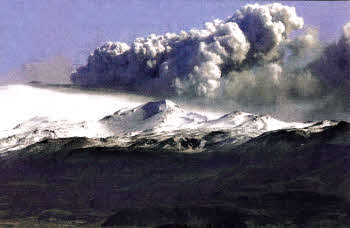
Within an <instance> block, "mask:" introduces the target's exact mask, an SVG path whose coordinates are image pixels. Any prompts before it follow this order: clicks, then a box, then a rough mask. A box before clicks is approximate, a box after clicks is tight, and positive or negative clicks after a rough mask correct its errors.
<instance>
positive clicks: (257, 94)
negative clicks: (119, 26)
mask: <svg viewBox="0 0 350 228" xmlns="http://www.w3.org/2000/svg"><path fill="white" fill-rule="evenodd" d="M296 30H300V31H301V32H299V33H298V34H299V35H298V36H291V34H292V33H293V31H296ZM343 30H344V32H343V33H344V34H343V36H342V38H341V39H340V40H339V41H338V42H336V43H333V44H330V45H325V44H322V43H321V42H320V41H319V39H318V31H317V29H313V28H309V27H307V28H306V29H305V28H304V21H303V18H302V17H300V16H298V14H297V12H296V9H295V8H294V7H289V6H285V5H282V4H280V3H273V4H265V5H260V4H247V5H245V6H243V7H242V8H240V9H239V10H237V11H236V12H235V13H234V14H233V15H232V16H231V17H229V18H228V19H227V20H220V19H216V20H214V21H212V22H207V23H206V24H205V27H204V28H203V29H192V30H190V31H182V32H180V33H179V34H174V33H166V34H164V35H155V34H151V35H149V36H148V37H145V38H137V39H136V40H135V41H134V42H133V43H131V44H130V45H129V44H126V43H121V42H108V43H106V44H104V45H102V46H101V47H98V48H97V49H96V50H95V51H94V52H93V53H92V54H90V56H89V57H88V60H87V64H86V65H85V66H82V67H80V68H78V69H77V70H76V71H75V72H74V73H73V74H72V75H71V80H72V82H73V83H75V84H78V85H82V86H93V87H109V88H115V89H120V90H123V91H132V92H136V93H141V94H146V95H155V96H161V97H171V99H173V98H180V99H181V98H184V99H185V98H186V99H187V100H191V101H195V100H198V99H202V101H203V100H204V101H206V102H207V103H208V104H214V103H215V102H217V103H218V104H222V103H225V105H226V106H235V107H238V108H241V107H249V106H252V105H258V106H260V107H263V108H264V109H265V111H266V110H267V112H268V113H270V114H273V113H275V114H276V115H275V116H277V117H279V118H282V119H286V118H287V119H290V115H291V110H292V111H293V112H294V114H293V117H294V118H293V119H298V120H301V119H303V120H304V119H305V118H306V119H308V118H317V116H319V114H320V113H321V112H322V111H320V109H322V107H326V103H327V102H326V101H329V102H331V101H332V100H334V99H335V100H337V98H338V97H339V96H343V94H344V93H343V91H344V88H345V87H346V86H344V83H343V82H344V81H349V80H350V76H349V70H350V68H349V63H350V58H349V56H350V24H347V25H345V26H344V29H343ZM345 84H346V83H345ZM338 85H342V86H341V87H342V89H341V91H340V92H332V89H330V88H332V87H339V86H338ZM347 85H350V83H348V84H347ZM345 90H346V88H345ZM347 90H349V88H348V89H347ZM339 94H341V95H339ZM298 102H299V104H297V103H298ZM344 102H345V101H344ZM344 102H340V103H339V101H337V102H336V103H337V104H338V106H344ZM268 105H272V106H274V107H272V108H271V107H269V106H268ZM214 106H215V105H214ZM286 106H288V107H286ZM300 107H301V108H300ZM298 109H300V111H299V113H297V112H298V111H297V110H298ZM246 111H253V112H256V110H254V108H252V109H249V108H248V109H246ZM258 111H259V110H258ZM318 112H320V113H318ZM285 116H287V117H286V118H284V117H285ZM315 116H316V117H315ZM321 116H322V115H321ZM322 117H323V116H322Z"/></svg>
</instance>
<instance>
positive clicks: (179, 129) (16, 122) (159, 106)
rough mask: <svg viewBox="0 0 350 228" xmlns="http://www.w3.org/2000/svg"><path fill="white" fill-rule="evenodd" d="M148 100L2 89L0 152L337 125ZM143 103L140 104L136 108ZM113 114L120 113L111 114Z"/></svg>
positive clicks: (235, 135)
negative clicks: (206, 111) (47, 141)
mask: <svg viewBox="0 0 350 228" xmlns="http://www.w3.org/2000/svg"><path fill="white" fill-rule="evenodd" d="M130 99H133V100H130ZM146 100H147V99H145V98H140V97H138V98H137V99H136V98H135V97H130V96H126V95H124V96H122V95H119V96H112V95H108V96H106V95H97V94H83V93H66V92H60V91H55V90H49V89H41V88H33V87H31V86H25V85H14V86H7V87H0V104H1V116H0V117H1V118H0V152H5V151H9V150H15V149H19V148H23V147H25V146H28V145H31V144H33V143H35V142H38V141H41V140H42V139H44V138H63V137H74V136H80V137H89V138H106V137H110V136H118V137H119V138H118V140H119V141H120V143H123V142H129V141H130V140H131V141H132V138H133V137H135V136H138V135H142V136H146V137H149V136H150V137H158V136H169V137H170V136H173V137H175V136H176V135H179V134H186V135H192V136H196V135H197V136H198V135H201V134H202V133H203V132H210V131H213V130H218V129H219V130H226V131H229V132H231V135H232V136H233V138H236V139H238V141H239V140H240V139H241V141H242V140H243V141H244V140H246V139H247V138H252V137H256V136H258V135H260V134H262V133H264V132H267V131H273V130H278V129H285V128H301V129H305V130H306V131H314V132H316V131H321V130H322V129H323V128H324V127H326V126H331V125H334V124H336V122H332V121H323V122H318V123H316V122H308V123H287V122H283V121H280V120H277V119H274V118H272V117H270V116H267V115H254V114H250V113H246V112H237V111H236V112H232V113H229V114H226V115H224V116H221V117H219V118H216V119H211V118H208V116H206V115H203V113H201V114H198V113H195V112H186V111H184V110H182V109H181V108H180V107H179V106H178V105H177V104H175V103H174V102H172V101H170V100H159V101H153V102H147V103H145V101H146ZM142 101H143V102H144V104H142V105H140V104H141V103H142ZM130 107H131V108H130ZM115 110H119V111H117V112H115V113H114V114H112V115H109V114H111V113H113V112H114V111H115ZM202 135H203V134H202ZM232 143H235V144H237V143H239V142H237V140H235V142H233V141H232Z"/></svg>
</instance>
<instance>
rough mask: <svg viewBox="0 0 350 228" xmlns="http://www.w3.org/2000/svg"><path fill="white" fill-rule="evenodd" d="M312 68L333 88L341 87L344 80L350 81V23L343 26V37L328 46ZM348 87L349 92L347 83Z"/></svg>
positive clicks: (349, 86)
mask: <svg viewBox="0 0 350 228" xmlns="http://www.w3.org/2000/svg"><path fill="white" fill-rule="evenodd" d="M310 68H311V71H312V72H313V73H314V74H317V75H318V76H319V77H320V78H321V79H322V80H324V81H325V82H326V83H328V84H330V85H332V86H336V87H339V86H341V84H342V83H343V82H344V80H346V81H348V82H349V81H350V23H347V24H346V25H344V26H343V34H342V37H341V38H340V39H339V40H338V41H337V42H334V43H332V44H330V45H328V46H327V47H326V48H325V49H324V50H323V52H322V54H321V55H320V56H319V57H318V58H317V59H316V60H315V61H314V62H312V63H311V64H310ZM345 86H346V85H345ZM347 86H348V88H347V90H349V89H350V84H349V83H347Z"/></svg>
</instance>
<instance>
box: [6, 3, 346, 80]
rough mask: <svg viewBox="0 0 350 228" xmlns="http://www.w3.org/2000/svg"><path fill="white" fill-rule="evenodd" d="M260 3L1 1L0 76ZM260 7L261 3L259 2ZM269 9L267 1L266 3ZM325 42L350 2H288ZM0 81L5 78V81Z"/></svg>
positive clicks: (80, 59)
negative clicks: (46, 60) (35, 63)
mask: <svg viewBox="0 0 350 228" xmlns="http://www.w3.org/2000/svg"><path fill="white" fill-rule="evenodd" d="M254 2H257V1H233V0H169V1H165V0H147V1H146V0H127V1H126V0H74V1H73V0H2V1H0V75H6V73H7V72H9V71H11V70H14V69H16V68H19V67H21V65H23V64H25V63H30V62H35V61H40V60H45V59H48V58H52V57H55V56H58V55H60V56H64V57H66V58H68V59H69V60H70V61H72V62H73V63H75V64H84V63H85V60H86V58H87V56H88V54H89V53H90V52H91V51H93V50H94V49H95V48H96V47H97V46H99V45H101V44H103V43H104V42H107V41H122V42H127V43H130V42H131V41H132V40H134V39H135V38H136V37H140V36H147V35H149V34H152V33H156V34H164V33H166V32H179V31H181V30H189V29H191V28H201V27H202V26H203V25H204V23H205V22H207V21H212V20H214V19H216V18H220V19H225V18H227V17H229V16H232V15H233V13H234V12H235V11H236V10H237V9H239V8H240V7H241V6H243V5H244V4H247V3H254ZM260 3H261V2H260ZM264 3H268V1H264ZM281 3H283V4H286V5H289V6H295V7H296V9H297V13H298V14H299V15H300V16H302V17H303V18H304V21H305V25H306V26H311V27H314V28H318V29H319V30H320V39H321V40H323V41H326V42H330V41H332V40H335V39H336V38H337V37H339V35H340V34H341V28H342V26H343V25H344V24H345V23H346V22H349V21H350V18H349V15H350V2H341V1H330V2H327V1H322V2H319V1H305V2H304V1H303V2H301V1H286V2H281ZM0 77H1V76H0Z"/></svg>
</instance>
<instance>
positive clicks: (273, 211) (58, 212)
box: [0, 122, 350, 227]
mask: <svg viewBox="0 0 350 228" xmlns="http://www.w3.org/2000/svg"><path fill="white" fill-rule="evenodd" d="M86 144H91V139H87V138H64V139H47V140H43V141H41V142H39V143H36V144H34V145H31V146H28V147H26V148H24V149H22V150H19V151H12V152H11V153H9V154H8V155H7V156H4V157H2V158H1V160H0V180H1V181H0V217H1V219H3V220H11V219H25V218H33V219H34V221H52V219H55V220H56V221H78V220H79V221H80V222H81V224H84V226H87V225H88V224H101V225H102V226H149V227H156V226H161V225H166V224H173V223H177V224H178V225H179V226H180V225H188V226H204V225H211V226H212V227H213V226H221V225H227V226H228V227H264V226H265V227H268V225H276V227H279V226H280V227H288V226H289V227H290V226H291V224H294V225H297V226H305V227H312V226H314V227H321V226H325V225H327V226H328V225H329V226H331V225H333V226H334V227H341V226H342V225H343V226H344V227H347V226H349V225H350V201H349V199H350V172H349V171H350V124H349V123H346V122H339V123H338V124H337V125H335V126H330V127H327V128H325V129H324V130H322V131H319V132H305V131H302V130H298V129H288V130H278V131H272V132H267V133H264V134H262V135H261V136H259V137H256V138H253V139H251V140H249V141H247V142H246V143H244V144H242V145H240V146H237V147H234V148H229V149H227V150H224V149H220V150H218V151H214V152H211V153H207V152H203V153H192V154H189V153H187V154H186V153H178V152H174V151H172V150H171V149H162V150H161V149H157V151H156V150H155V149H154V148H145V147H137V146H132V147H116V146H113V147H103V146H89V147H84V145H86ZM98 145H101V144H98Z"/></svg>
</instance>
